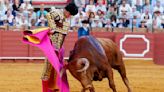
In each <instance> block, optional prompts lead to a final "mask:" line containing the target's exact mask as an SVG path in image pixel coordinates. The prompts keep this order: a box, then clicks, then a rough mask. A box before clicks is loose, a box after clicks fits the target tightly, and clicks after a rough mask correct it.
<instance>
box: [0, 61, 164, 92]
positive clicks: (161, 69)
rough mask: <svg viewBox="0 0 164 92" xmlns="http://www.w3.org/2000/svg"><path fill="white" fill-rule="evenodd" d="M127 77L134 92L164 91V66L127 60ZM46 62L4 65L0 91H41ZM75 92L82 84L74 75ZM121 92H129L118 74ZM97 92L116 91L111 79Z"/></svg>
mask: <svg viewBox="0 0 164 92" xmlns="http://www.w3.org/2000/svg"><path fill="white" fill-rule="evenodd" d="M125 64H126V69H127V76H128V78H129V81H130V84H131V87H132V90H133V92H164V87H163V86H164V66H159V65H155V64H153V62H150V61H126V62H125ZM42 68H43V64H42V63H39V64H38V63H37V64H36V63H0V92H41V80H40V76H41V72H42ZM68 76H69V84H70V89H71V92H80V90H81V85H80V83H79V82H78V81H77V80H75V79H74V78H73V77H72V76H71V75H70V74H68ZM114 79H115V84H116V88H117V90H118V92H127V91H126V87H125V85H124V84H123V82H122V80H121V77H120V75H119V74H118V72H117V71H114ZM94 86H95V88H96V92H112V91H111V89H110V88H109V87H108V81H107V79H104V80H103V81H101V82H94Z"/></svg>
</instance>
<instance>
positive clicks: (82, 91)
mask: <svg viewBox="0 0 164 92" xmlns="http://www.w3.org/2000/svg"><path fill="white" fill-rule="evenodd" d="M87 90H89V91H90V92H95V89H94V87H93V85H88V86H87V87H86V88H83V89H82V90H81V92H85V91H87Z"/></svg>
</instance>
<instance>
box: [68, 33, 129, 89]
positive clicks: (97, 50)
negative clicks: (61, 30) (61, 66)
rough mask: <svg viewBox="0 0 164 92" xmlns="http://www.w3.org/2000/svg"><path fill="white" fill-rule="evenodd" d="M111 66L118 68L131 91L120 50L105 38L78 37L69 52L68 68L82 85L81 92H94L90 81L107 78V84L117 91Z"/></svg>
mask: <svg viewBox="0 0 164 92" xmlns="http://www.w3.org/2000/svg"><path fill="white" fill-rule="evenodd" d="M112 68H114V69H116V70H118V72H119V73H120V75H121V77H122V80H123V81H124V83H125V85H126V87H127V89H128V92H132V91H131V89H130V86H129V82H128V79H127V77H126V70H125V65H124V63H123V59H122V55H121V52H120V51H119V49H118V47H117V46H116V44H115V43H114V42H113V41H112V40H110V39H105V38H99V39H95V38H94V37H92V36H86V37H82V38H80V39H79V40H78V41H77V42H76V43H75V46H74V49H73V50H72V51H71V52H70V57H69V60H68V69H69V71H70V73H71V74H72V75H73V76H74V77H75V78H76V79H77V80H79V81H80V83H81V84H82V86H83V89H82V91H81V92H85V91H86V90H89V91H90V92H95V90H94V87H93V84H92V81H101V80H102V79H103V78H108V80H109V86H110V87H111V88H112V90H113V92H117V91H116V88H115V84H114V80H113V71H112Z"/></svg>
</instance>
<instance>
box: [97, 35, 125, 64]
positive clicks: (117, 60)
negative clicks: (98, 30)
mask: <svg viewBox="0 0 164 92" xmlns="http://www.w3.org/2000/svg"><path fill="white" fill-rule="evenodd" d="M98 41H99V42H100V43H101V45H102V46H103V48H104V50H105V53H106V56H107V58H108V61H109V63H110V64H111V65H112V66H113V67H114V66H118V65H120V64H122V63H123V62H122V54H121V52H120V50H119V48H118V46H117V45H116V44H115V43H114V42H113V41H112V40H111V39H107V38H98Z"/></svg>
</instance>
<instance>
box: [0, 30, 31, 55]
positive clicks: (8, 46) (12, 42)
mask: <svg viewBox="0 0 164 92" xmlns="http://www.w3.org/2000/svg"><path fill="white" fill-rule="evenodd" d="M21 38H22V33H21V32H14V31H2V32H1V38H0V39H1V51H0V52H1V56H2V57H25V56H28V45H26V44H23V43H22V41H21Z"/></svg>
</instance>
